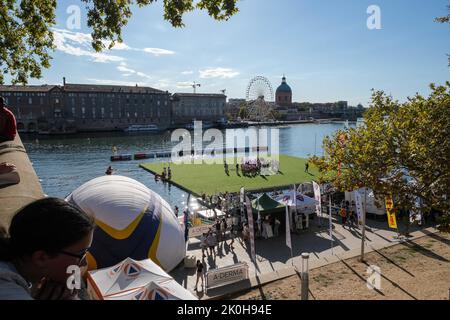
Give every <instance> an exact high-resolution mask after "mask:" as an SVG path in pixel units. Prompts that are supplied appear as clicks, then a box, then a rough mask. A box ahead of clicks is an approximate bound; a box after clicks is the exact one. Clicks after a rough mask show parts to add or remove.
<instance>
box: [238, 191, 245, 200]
mask: <svg viewBox="0 0 450 320" xmlns="http://www.w3.org/2000/svg"><path fill="white" fill-rule="evenodd" d="M244 195H245V190H244V188H241V190H240V192H239V196H240V197H239V199H240V201H241V203H244V202H245V198H244Z"/></svg>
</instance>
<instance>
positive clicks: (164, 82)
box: [154, 79, 170, 90]
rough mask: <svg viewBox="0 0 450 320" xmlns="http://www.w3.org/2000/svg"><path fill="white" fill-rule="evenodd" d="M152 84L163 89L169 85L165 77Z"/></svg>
mask: <svg viewBox="0 0 450 320" xmlns="http://www.w3.org/2000/svg"><path fill="white" fill-rule="evenodd" d="M154 86H155V88H157V89H161V90H165V89H166V88H168V87H170V82H169V80H167V79H160V80H158V82H157V83H156V84H155V85H154Z"/></svg>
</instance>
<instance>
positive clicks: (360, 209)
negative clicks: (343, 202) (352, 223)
mask: <svg viewBox="0 0 450 320" xmlns="http://www.w3.org/2000/svg"><path fill="white" fill-rule="evenodd" d="M360 190H361V189H359V190H355V191H354V195H355V205H356V214H357V215H358V224H359V223H362V216H363V204H362V197H361V193H360V192H359V191H360Z"/></svg>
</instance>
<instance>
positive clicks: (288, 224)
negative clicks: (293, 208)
mask: <svg viewBox="0 0 450 320" xmlns="http://www.w3.org/2000/svg"><path fill="white" fill-rule="evenodd" d="M290 220H291V219H290V218H289V207H288V206H287V205H286V245H287V246H288V247H289V248H290V249H292V242H291V221H290Z"/></svg>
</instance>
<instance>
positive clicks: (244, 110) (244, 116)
mask: <svg viewBox="0 0 450 320" xmlns="http://www.w3.org/2000/svg"><path fill="white" fill-rule="evenodd" d="M238 117H239V118H241V119H247V118H248V110H247V105H246V104H242V105H241V108H240V109H239V113H238Z"/></svg>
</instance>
